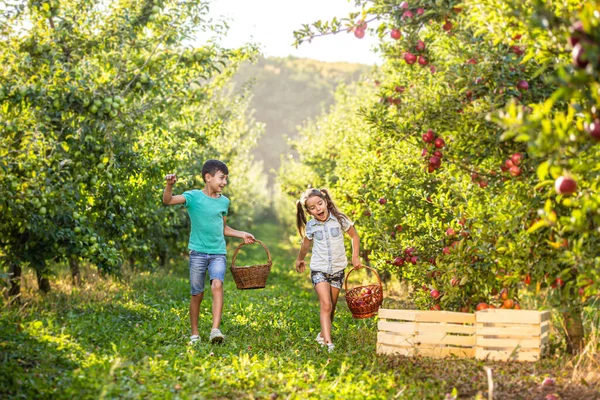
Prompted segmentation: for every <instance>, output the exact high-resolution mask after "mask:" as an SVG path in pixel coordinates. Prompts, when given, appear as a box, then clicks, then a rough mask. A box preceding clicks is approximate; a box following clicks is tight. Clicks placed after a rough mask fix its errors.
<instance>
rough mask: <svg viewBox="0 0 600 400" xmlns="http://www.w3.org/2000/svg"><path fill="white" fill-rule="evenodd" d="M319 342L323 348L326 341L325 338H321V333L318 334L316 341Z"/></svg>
mask: <svg viewBox="0 0 600 400" xmlns="http://www.w3.org/2000/svg"><path fill="white" fill-rule="evenodd" d="M315 340H316V341H317V343H319V344H320V345H321V346H323V345H324V344H325V339H323V336H321V332H319V333H318V334H317V338H316V339H315Z"/></svg>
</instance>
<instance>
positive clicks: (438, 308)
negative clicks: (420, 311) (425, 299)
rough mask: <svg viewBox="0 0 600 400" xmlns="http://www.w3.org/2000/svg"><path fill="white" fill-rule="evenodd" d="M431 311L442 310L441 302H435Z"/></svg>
mask: <svg viewBox="0 0 600 400" xmlns="http://www.w3.org/2000/svg"><path fill="white" fill-rule="evenodd" d="M431 311H442V306H440V305H439V304H434V305H433V306H432V307H431Z"/></svg>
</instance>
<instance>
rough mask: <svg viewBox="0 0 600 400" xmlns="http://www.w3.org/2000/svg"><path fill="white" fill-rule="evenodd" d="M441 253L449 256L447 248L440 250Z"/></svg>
mask: <svg viewBox="0 0 600 400" xmlns="http://www.w3.org/2000/svg"><path fill="white" fill-rule="evenodd" d="M442 253H443V254H450V249H449V248H448V247H444V248H443V249H442Z"/></svg>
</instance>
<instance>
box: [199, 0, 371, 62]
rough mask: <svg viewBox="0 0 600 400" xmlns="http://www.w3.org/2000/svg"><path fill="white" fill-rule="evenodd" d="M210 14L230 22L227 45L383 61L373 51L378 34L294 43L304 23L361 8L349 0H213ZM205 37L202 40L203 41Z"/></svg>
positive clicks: (281, 53) (330, 59)
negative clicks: (249, 44) (357, 7)
mask: <svg viewBox="0 0 600 400" xmlns="http://www.w3.org/2000/svg"><path fill="white" fill-rule="evenodd" d="M210 10H211V11H210V14H209V15H210V16H211V17H212V18H213V19H217V20H218V19H222V18H225V20H226V21H227V22H228V24H229V26H230V30H229V32H228V34H227V36H226V37H225V38H224V39H222V40H221V41H220V43H221V44H222V45H223V46H225V47H239V46H241V45H243V44H245V43H249V42H251V43H259V44H260V48H261V50H262V53H263V54H264V55H265V56H275V57H286V56H289V55H292V56H295V57H300V58H312V59H316V60H320V61H328V62H340V61H346V62H353V63H362V64H380V63H381V61H380V58H379V56H378V55H377V54H375V52H374V51H373V49H374V47H375V45H376V44H377V38H376V37H375V35H374V34H372V33H371V34H369V33H367V35H365V37H364V38H362V39H357V38H355V37H354V35H353V34H352V33H350V34H348V33H346V32H342V33H339V34H336V35H329V36H323V37H320V38H316V39H314V40H313V41H312V43H303V44H302V45H300V46H299V47H298V49H296V48H294V47H293V46H292V43H293V42H294V36H293V31H294V30H297V29H300V28H301V27H302V24H306V23H311V22H314V21H317V20H331V19H332V18H333V17H338V18H341V17H347V16H348V13H349V12H351V11H357V9H356V7H355V6H354V2H352V3H351V2H349V1H348V0H211V5H210ZM203 39H205V38H203V37H202V36H201V37H199V38H198V40H203Z"/></svg>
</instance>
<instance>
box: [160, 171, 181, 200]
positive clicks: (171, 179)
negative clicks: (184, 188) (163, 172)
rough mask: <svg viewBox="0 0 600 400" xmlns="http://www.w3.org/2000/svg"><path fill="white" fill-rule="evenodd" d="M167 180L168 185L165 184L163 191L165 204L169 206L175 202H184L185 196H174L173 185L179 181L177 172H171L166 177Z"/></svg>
mask: <svg viewBox="0 0 600 400" xmlns="http://www.w3.org/2000/svg"><path fill="white" fill-rule="evenodd" d="M165 180H166V181H167V185H166V186H165V191H164V192H163V204H166V205H168V206H172V205H174V204H184V203H185V197H184V196H182V195H180V194H179V195H176V196H173V185H174V184H175V182H177V176H175V174H169V175H167V176H166V177H165Z"/></svg>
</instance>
